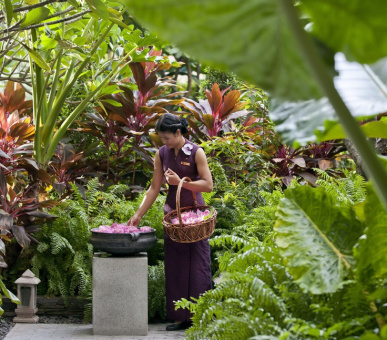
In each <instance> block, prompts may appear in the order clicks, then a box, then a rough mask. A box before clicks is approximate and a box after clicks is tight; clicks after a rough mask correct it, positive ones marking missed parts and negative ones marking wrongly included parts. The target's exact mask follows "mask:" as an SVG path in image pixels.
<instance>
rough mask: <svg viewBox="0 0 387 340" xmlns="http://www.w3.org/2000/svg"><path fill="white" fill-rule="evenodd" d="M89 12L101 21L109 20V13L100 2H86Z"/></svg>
mask: <svg viewBox="0 0 387 340" xmlns="http://www.w3.org/2000/svg"><path fill="white" fill-rule="evenodd" d="M86 3H87V4H88V5H89V7H90V9H91V11H92V12H93V13H94V14H96V15H97V16H98V17H99V18H101V19H103V20H109V11H108V9H107V7H106V6H105V4H104V3H103V2H102V1H100V0H86Z"/></svg>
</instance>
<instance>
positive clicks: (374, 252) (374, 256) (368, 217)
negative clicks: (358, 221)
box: [356, 185, 387, 282]
mask: <svg viewBox="0 0 387 340" xmlns="http://www.w3.org/2000/svg"><path fill="white" fill-rule="evenodd" d="M364 212H365V224H366V226H367V229H366V233H365V235H366V238H365V239H362V240H361V242H360V247H359V250H358V253H357V254H356V258H357V260H358V266H357V271H358V273H359V276H360V278H361V280H363V282H369V280H370V279H371V277H373V276H376V277H380V276H382V275H385V274H386V273H387V266H386V263H387V251H386V249H387V213H386V211H385V209H384V208H383V205H382V204H381V203H380V201H379V199H378V197H377V195H376V194H375V192H374V189H373V188H372V187H371V185H369V186H368V196H367V199H366V201H365V207H364Z"/></svg>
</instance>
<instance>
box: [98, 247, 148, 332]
mask: <svg viewBox="0 0 387 340" xmlns="http://www.w3.org/2000/svg"><path fill="white" fill-rule="evenodd" d="M93 333H94V334H95V335H112V336H114V335H140V336H141V335H147V334H148V257H147V254H146V253H140V254H138V255H135V256H131V257H98V256H96V255H95V256H94V258H93Z"/></svg>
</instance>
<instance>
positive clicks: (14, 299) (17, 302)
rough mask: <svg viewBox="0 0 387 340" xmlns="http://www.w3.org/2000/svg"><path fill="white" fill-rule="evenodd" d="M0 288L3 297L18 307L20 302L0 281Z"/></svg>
mask: <svg viewBox="0 0 387 340" xmlns="http://www.w3.org/2000/svg"><path fill="white" fill-rule="evenodd" d="M0 288H1V290H2V291H3V293H4V295H5V296H6V297H7V298H9V299H10V300H11V301H12V302H13V303H16V304H17V305H20V300H19V299H18V298H17V296H16V295H15V294H13V293H12V292H11V291H9V290H8V289H7V287H6V286H5V284H4V282H3V281H2V280H1V279H0Z"/></svg>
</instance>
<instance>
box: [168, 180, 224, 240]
mask: <svg viewBox="0 0 387 340" xmlns="http://www.w3.org/2000/svg"><path fill="white" fill-rule="evenodd" d="M185 180H187V181H188V182H191V179H190V178H189V177H184V178H183V179H182V180H181V181H180V183H179V186H178V187H177V193H176V208H177V209H176V210H172V211H171V212H169V213H168V214H166V215H165V216H164V218H163V225H164V230H165V232H166V234H167V235H168V236H169V237H170V238H171V240H172V241H175V242H178V243H193V242H197V241H200V240H204V239H206V238H208V237H210V236H211V235H212V234H213V233H214V230H215V224H216V215H217V213H216V210H214V212H213V214H212V216H211V217H209V218H208V219H206V220H204V221H200V222H198V223H193V224H183V221H182V219H181V213H182V212H184V211H189V210H192V209H200V210H202V209H210V208H211V207H210V206H208V205H198V204H197V201H196V193H195V192H192V195H193V200H194V205H193V206H189V207H184V208H180V192H181V187H182V186H183V182H184V181H185ZM176 217H178V218H179V222H180V223H179V224H172V223H171V222H170V221H171V219H173V218H176Z"/></svg>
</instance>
